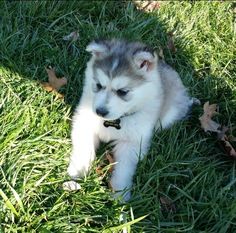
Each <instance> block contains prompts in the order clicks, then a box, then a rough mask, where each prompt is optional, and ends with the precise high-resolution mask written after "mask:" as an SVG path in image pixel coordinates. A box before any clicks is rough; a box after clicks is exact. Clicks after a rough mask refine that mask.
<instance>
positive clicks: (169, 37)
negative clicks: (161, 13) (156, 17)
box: [167, 32, 177, 53]
mask: <svg viewBox="0 0 236 233" xmlns="http://www.w3.org/2000/svg"><path fill="white" fill-rule="evenodd" d="M167 48H168V49H169V50H170V51H171V52H173V53H175V52H176V51H177V49H176V47H175V44H174V34H173V32H168V33H167Z"/></svg>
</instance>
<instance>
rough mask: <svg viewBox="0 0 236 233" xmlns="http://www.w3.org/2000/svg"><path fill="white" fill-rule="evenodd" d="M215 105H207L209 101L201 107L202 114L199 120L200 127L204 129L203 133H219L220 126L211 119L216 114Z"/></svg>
mask: <svg viewBox="0 0 236 233" xmlns="http://www.w3.org/2000/svg"><path fill="white" fill-rule="evenodd" d="M216 108H217V105H216V104H211V105H210V104H209V101H208V102H206V103H205V104H204V106H203V110H204V113H203V115H202V116H201V117H199V120H200V122H201V127H202V128H203V129H204V131H205V132H208V131H210V132H217V133H220V132H221V131H220V130H219V128H220V124H218V123H217V122H215V121H213V120H212V119H211V118H212V117H213V116H214V115H216V114H217V112H216Z"/></svg>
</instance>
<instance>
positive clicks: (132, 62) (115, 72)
mask: <svg viewBox="0 0 236 233" xmlns="http://www.w3.org/2000/svg"><path fill="white" fill-rule="evenodd" d="M87 51H88V52H90V53H91V54H92V57H91V59H90V60H89V62H88V63H87V69H86V72H85V76H86V78H85V83H84V88H83V94H82V97H81V100H80V103H79V105H78V107H77V109H76V111H75V114H74V117H73V128H72V143H73V151H72V155H71V158H70V164H69V167H68V173H69V175H70V176H71V177H72V178H77V177H83V176H84V175H85V174H86V173H87V172H88V170H89V168H90V166H91V163H92V162H93V160H94V159H95V152H96V149H97V147H98V146H99V142H100V141H104V142H110V141H112V143H113V146H114V148H113V154H114V159H115V162H116V163H115V165H114V170H113V173H112V177H111V186H112V188H113V190H114V191H115V195H116V196H121V197H122V198H123V200H128V199H129V198H130V188H131V187H132V179H133V175H134V173H135V170H136V166H137V163H138V161H139V160H140V159H142V158H143V157H144V155H145V154H146V153H147V152H148V149H149V145H150V141H151V138H152V135H153V132H154V129H159V128H166V127H169V126H170V125H171V124H173V123H174V122H175V121H176V120H179V119H181V118H183V117H184V116H185V115H186V114H187V112H188V110H189V108H190V106H191V105H192V104H193V101H192V99H191V98H189V96H188V94H187V92H186V89H185V87H184V86H183V84H182V82H181V80H180V78H179V75H178V74H177V73H176V71H174V70H173V69H172V68H171V67H170V66H168V65H167V64H166V63H165V62H163V61H162V60H159V59H158V56H157V55H156V53H155V52H154V51H153V50H152V49H150V48H148V47H147V46H146V45H144V44H142V43H128V42H125V41H120V40H99V41H93V42H92V43H90V44H89V45H88V46H87ZM116 119H120V121H121V122H120V126H121V129H116V128H114V127H108V128H107V127H105V126H104V125H103V123H104V121H106V120H116Z"/></svg>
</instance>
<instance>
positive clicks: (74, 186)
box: [62, 180, 81, 191]
mask: <svg viewBox="0 0 236 233" xmlns="http://www.w3.org/2000/svg"><path fill="white" fill-rule="evenodd" d="M62 187H63V190H66V191H77V190H80V189H81V186H80V184H79V183H77V182H75V181H74V180H71V181H66V182H64V183H63V185H62Z"/></svg>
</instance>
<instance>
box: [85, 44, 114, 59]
mask: <svg viewBox="0 0 236 233" xmlns="http://www.w3.org/2000/svg"><path fill="white" fill-rule="evenodd" d="M109 50H110V48H109V44H108V42H107V41H105V40H94V41H92V42H91V43H89V44H88V46H87V47H86V51H88V52H90V53H92V55H93V56H94V57H95V58H96V59H102V58H104V57H106V56H107V55H108V53H109Z"/></svg>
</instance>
